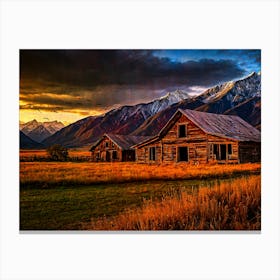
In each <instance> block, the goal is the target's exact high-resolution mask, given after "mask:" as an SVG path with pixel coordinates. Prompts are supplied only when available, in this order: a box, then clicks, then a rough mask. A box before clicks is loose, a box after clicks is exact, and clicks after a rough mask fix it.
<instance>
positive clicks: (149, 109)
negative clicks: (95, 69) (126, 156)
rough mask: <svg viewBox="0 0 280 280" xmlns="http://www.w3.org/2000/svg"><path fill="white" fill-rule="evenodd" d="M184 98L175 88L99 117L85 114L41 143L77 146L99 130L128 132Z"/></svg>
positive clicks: (183, 94) (95, 136)
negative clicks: (148, 99) (153, 98)
mask: <svg viewBox="0 0 280 280" xmlns="http://www.w3.org/2000/svg"><path fill="white" fill-rule="evenodd" d="M186 98H187V99H191V97H190V96H189V95H188V94H187V93H186V92H184V91H181V90H175V91H174V92H168V93H167V94H166V95H164V96H163V97H161V98H158V99H155V100H153V101H151V102H149V103H140V104H137V105H134V106H122V107H119V108H117V109H113V110H111V111H109V112H107V113H105V114H104V115H102V116H97V117H88V118H85V119H83V120H80V121H78V122H75V123H73V124H71V125H69V126H67V127H65V128H63V129H61V130H60V131H59V132H57V133H55V134H54V135H52V136H50V137H48V138H47V139H45V140H44V141H43V143H44V144H46V145H51V144H53V143H59V144H63V145H69V146H79V145H80V144H87V143H91V142H94V141H95V140H96V139H97V138H98V137H99V136H100V135H102V134H103V133H118V134H124V135H125V134H130V133H132V132H133V131H134V130H135V129H136V128H137V127H139V126H140V125H141V124H142V123H143V122H144V121H145V120H147V119H148V118H150V117H151V116H153V115H154V114H156V113H158V112H160V111H162V110H164V109H166V108H167V107H169V106H170V105H172V104H174V103H177V102H178V101H182V100H185V99H186ZM81 121H82V122H81Z"/></svg>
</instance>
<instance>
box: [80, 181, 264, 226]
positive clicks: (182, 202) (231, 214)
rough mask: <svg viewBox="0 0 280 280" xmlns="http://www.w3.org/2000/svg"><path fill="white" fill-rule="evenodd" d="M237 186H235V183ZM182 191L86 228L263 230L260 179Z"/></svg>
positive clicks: (148, 202)
mask: <svg viewBox="0 0 280 280" xmlns="http://www.w3.org/2000/svg"><path fill="white" fill-rule="evenodd" d="M233 182H234V183H233ZM233 182H223V183H221V184H218V183H217V184H216V185H215V186H214V187H213V188H205V187H204V188H200V189H198V190H194V191H192V193H187V192H184V191H181V192H180V193H179V195H178V193H175V194H173V195H171V196H170V195H168V196H166V197H164V198H162V200H161V201H147V202H145V203H144V205H143V206H142V207H141V208H138V209H133V210H127V211H126V212H124V213H123V214H119V215H118V216H116V217H115V218H112V219H108V218H107V219H106V218H103V219H101V220H98V221H96V222H91V223H87V224H83V225H82V229H87V230H260V229H261V184H260V176H251V177H249V178H241V179H236V180H234V181H233Z"/></svg>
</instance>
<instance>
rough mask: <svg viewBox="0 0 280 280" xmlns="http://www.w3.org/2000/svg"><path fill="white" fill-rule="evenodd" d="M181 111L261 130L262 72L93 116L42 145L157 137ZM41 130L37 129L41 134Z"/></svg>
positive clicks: (67, 128)
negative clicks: (225, 117) (232, 119)
mask: <svg viewBox="0 0 280 280" xmlns="http://www.w3.org/2000/svg"><path fill="white" fill-rule="evenodd" d="M178 108H182V109H193V110H198V111H204V112H212V113H218V114H232V115H238V116H240V117H241V118H243V119H244V120H246V121H247V122H249V123H250V124H252V125H253V126H255V127H257V128H258V129H260V128H261V73H255V72H253V73H251V74H250V75H249V76H247V77H244V78H242V79H240V80H236V81H229V82H226V83H223V84H220V85H216V86H214V87H211V88H209V89H207V90H206V91H204V92H202V93H201V94H199V95H196V96H192V95H189V94H188V93H187V92H186V91H182V90H176V91H173V92H169V93H167V94H166V95H165V96H163V97H161V98H159V99H155V100H153V101H151V102H149V103H141V104H137V105H134V106H122V107H119V108H117V109H113V110H111V111H108V112H107V113H105V114H103V115H100V116H90V117H87V118H84V119H81V120H79V121H77V122H75V123H72V124H70V125H68V126H66V127H63V128H61V129H60V130H58V131H57V132H55V133H54V134H53V135H51V136H49V137H47V138H45V139H44V140H43V141H42V144H43V145H45V146H50V145H52V144H62V145H64V146H68V147H77V146H84V145H89V144H91V143H93V142H95V141H96V140H97V139H98V138H99V137H100V136H101V135H103V134H104V133H115V134H123V135H127V134H132V135H155V134H157V133H158V132H159V131H160V129H161V128H162V127H163V126H164V125H165V124H166V122H167V121H168V120H169V118H170V117H171V116H172V115H173V114H174V113H175V111H176V110H177V109H178ZM40 129H41V128H39V129H38V127H37V131H38V130H40ZM22 131H23V130H22ZM32 131H33V130H32ZM23 132H24V131H23ZM35 132H36V131H35ZM27 136H29V135H28V133H27ZM37 139H38V138H37ZM34 140H35V139H34Z"/></svg>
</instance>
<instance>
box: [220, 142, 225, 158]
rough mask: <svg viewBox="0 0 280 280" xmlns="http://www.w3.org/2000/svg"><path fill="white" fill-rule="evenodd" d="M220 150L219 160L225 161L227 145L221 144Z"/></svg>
mask: <svg viewBox="0 0 280 280" xmlns="http://www.w3.org/2000/svg"><path fill="white" fill-rule="evenodd" d="M220 149H221V160H226V159H227V145H225V144H221V145H220Z"/></svg>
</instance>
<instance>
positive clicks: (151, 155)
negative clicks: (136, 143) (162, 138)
mask: <svg viewBox="0 0 280 280" xmlns="http://www.w3.org/2000/svg"><path fill="white" fill-rule="evenodd" d="M152 150H154V153H152V152H151V151H152ZM149 161H156V146H152V147H149Z"/></svg>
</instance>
